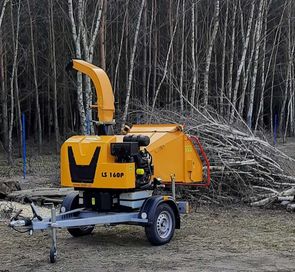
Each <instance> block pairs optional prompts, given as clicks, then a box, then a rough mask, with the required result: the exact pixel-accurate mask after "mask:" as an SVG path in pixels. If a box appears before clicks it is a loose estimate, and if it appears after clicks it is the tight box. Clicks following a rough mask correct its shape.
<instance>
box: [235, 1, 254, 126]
mask: <svg viewBox="0 0 295 272" xmlns="http://www.w3.org/2000/svg"><path fill="white" fill-rule="evenodd" d="M254 8H255V2H253V3H252V5H251V11H250V16H249V20H248V27H247V34H246V39H245V43H244V46H243V52H242V56H241V60H240V64H239V68H238V71H237V76H236V82H235V86H234V90H233V99H232V110H231V115H230V122H232V121H233V118H234V114H235V108H236V104H237V95H238V89H239V84H240V77H241V73H242V70H243V69H244V66H245V61H246V54H247V51H248V45H249V40H250V34H251V29H252V21H253V14H254Z"/></svg>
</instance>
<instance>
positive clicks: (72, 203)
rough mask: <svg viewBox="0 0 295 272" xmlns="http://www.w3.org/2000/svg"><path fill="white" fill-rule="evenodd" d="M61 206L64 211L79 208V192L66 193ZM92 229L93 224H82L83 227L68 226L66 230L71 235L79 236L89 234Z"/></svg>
mask: <svg viewBox="0 0 295 272" xmlns="http://www.w3.org/2000/svg"><path fill="white" fill-rule="evenodd" d="M61 207H64V209H65V211H66V212H68V211H71V210H74V209H78V208H80V206H79V194H78V193H76V192H73V193H70V194H69V195H67V196H66V197H65V199H64V200H63V203H62V205H61ZM93 229H94V226H93V225H89V226H83V227H77V228H68V229H67V230H68V232H69V233H70V234H71V235H72V236H74V237H79V236H83V235H87V234H90V233H91V232H92V231H93Z"/></svg>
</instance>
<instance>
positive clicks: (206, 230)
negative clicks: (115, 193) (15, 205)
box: [0, 141, 295, 272]
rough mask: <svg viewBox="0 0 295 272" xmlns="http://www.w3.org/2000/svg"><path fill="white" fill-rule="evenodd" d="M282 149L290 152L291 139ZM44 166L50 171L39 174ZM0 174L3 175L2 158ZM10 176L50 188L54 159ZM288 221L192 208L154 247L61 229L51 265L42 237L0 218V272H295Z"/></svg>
mask: <svg viewBox="0 0 295 272" xmlns="http://www.w3.org/2000/svg"><path fill="white" fill-rule="evenodd" d="M281 149H283V150H284V149H285V150H284V151H289V152H290V151H291V150H293V151H294V150H295V141H293V142H292V141H291V143H290V142H288V144H287V145H282V148H281ZM294 154H295V152H294ZM289 155H292V154H289ZM44 162H45V164H46V165H47V167H48V169H49V170H46V171H45V170H44V168H43V165H44ZM2 165H3V164H2ZM48 165H50V166H48ZM50 169H52V170H50ZM8 170H9V169H8ZM0 171H1V172H2V173H1V176H2V178H6V177H5V176H4V175H3V172H5V171H7V169H6V168H4V167H2V166H1V158H0ZM40 171H41V172H40ZM40 173H42V176H41V175H40ZM9 178H11V179H17V180H19V181H20V182H21V186H22V187H23V188H31V187H36V186H43V187H44V186H51V184H52V183H50V180H54V183H56V182H57V180H58V157H57V156H50V154H48V155H46V156H42V157H38V159H31V162H30V166H29V173H28V178H27V179H26V180H25V181H24V180H22V177H21V172H20V171H15V169H11V170H10V177H9ZM294 216H295V215H294V214H293V213H288V212H286V211H285V210H283V209H282V210H270V209H269V210H266V209H257V208H255V209H254V208H249V207H246V206H234V207H225V208H224V207H217V206H201V207H195V208H194V211H193V212H192V213H191V214H189V215H184V216H183V217H182V226H181V229H180V230H176V232H175V235H174V238H173V240H172V241H171V242H170V243H169V244H167V245H164V246H160V247H155V246H151V245H150V244H149V242H148V241H147V239H146V237H145V234H144V229H143V228H141V227H136V226H122V225H120V226H116V227H104V226H101V227H96V228H95V230H94V232H93V233H92V234H91V235H89V236H85V237H80V238H73V237H71V235H70V234H69V233H68V232H67V231H66V230H59V231H58V244H57V247H58V260H57V262H56V263H55V264H50V263H49V249H50V237H49V235H48V233H47V232H43V233H41V232H39V233H34V234H33V236H29V235H28V234H20V233H17V232H15V231H13V230H11V229H10V228H8V227H7V220H4V219H1V218H0V272H1V271H84V270H85V271H119V270H120V271H295V247H294V246H295V220H294Z"/></svg>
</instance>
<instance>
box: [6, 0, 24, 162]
mask: <svg viewBox="0 0 295 272" xmlns="http://www.w3.org/2000/svg"><path fill="white" fill-rule="evenodd" d="M20 3H21V0H19V1H18V7H17V22H16V30H15V29H14V22H13V12H12V10H13V6H12V2H11V27H12V41H13V51H14V52H13V64H12V71H11V78H10V107H11V108H10V122H9V132H8V162H9V164H10V165H12V163H13V160H12V130H13V123H14V83H15V75H16V73H15V71H16V68H17V59H18V44H19V24H20V7H21V4H20Z"/></svg>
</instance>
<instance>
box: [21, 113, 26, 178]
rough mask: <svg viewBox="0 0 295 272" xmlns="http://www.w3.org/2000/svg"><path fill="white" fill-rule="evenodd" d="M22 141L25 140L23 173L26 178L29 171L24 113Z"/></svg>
mask: <svg viewBox="0 0 295 272" xmlns="http://www.w3.org/2000/svg"><path fill="white" fill-rule="evenodd" d="M22 127H23V131H22V142H23V173H24V179H25V178H26V173H27V153H26V117H25V114H24V113H23V114H22Z"/></svg>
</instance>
